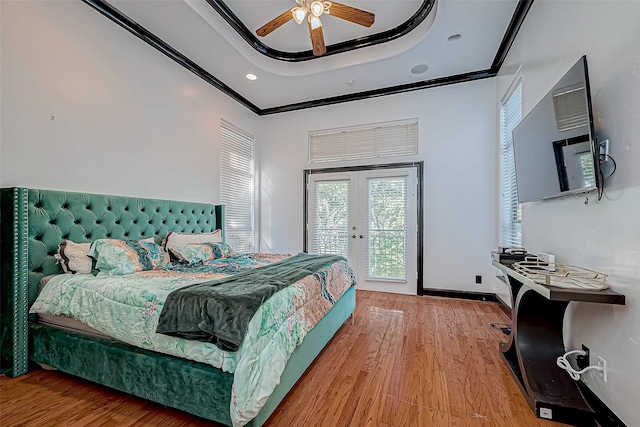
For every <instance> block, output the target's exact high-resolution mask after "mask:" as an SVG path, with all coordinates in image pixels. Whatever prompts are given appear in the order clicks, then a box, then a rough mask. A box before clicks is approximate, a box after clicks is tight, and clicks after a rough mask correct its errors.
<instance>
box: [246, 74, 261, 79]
mask: <svg viewBox="0 0 640 427" xmlns="http://www.w3.org/2000/svg"><path fill="white" fill-rule="evenodd" d="M245 77H246V78H247V79H249V80H255V79H257V78H258V76H256V75H255V74H251V73H249V74H247V75H246V76H245Z"/></svg>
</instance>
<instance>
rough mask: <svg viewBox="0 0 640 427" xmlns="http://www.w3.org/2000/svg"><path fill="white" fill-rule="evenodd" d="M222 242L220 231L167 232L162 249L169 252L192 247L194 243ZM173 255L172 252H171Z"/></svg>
mask: <svg viewBox="0 0 640 427" xmlns="http://www.w3.org/2000/svg"><path fill="white" fill-rule="evenodd" d="M220 242H222V230H216V231H213V232H211V233H200V234H193V233H176V232H173V231H171V232H169V234H167V237H165V238H164V242H162V243H163V246H164V249H165V250H166V251H167V252H169V251H171V249H174V248H176V247H180V246H184V245H192V244H196V243H220ZM171 253H173V252H171Z"/></svg>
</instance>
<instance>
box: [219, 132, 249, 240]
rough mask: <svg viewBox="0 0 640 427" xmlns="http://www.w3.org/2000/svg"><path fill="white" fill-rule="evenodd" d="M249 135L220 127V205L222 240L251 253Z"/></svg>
mask: <svg viewBox="0 0 640 427" xmlns="http://www.w3.org/2000/svg"><path fill="white" fill-rule="evenodd" d="M253 173H254V171H253V135H250V134H248V133H246V132H245V131H243V130H241V129H239V128H237V127H235V126H233V125H232V124H230V123H228V122H225V121H224V120H223V121H222V122H221V124H220V203H222V204H223V205H225V215H226V217H225V219H226V241H227V243H229V245H231V247H233V248H234V249H235V250H237V251H240V252H251V251H253V250H255V244H254V234H255V233H254V225H253V224H254V215H253V210H254V199H255V197H254V182H253Z"/></svg>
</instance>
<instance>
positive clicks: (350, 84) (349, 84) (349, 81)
mask: <svg viewBox="0 0 640 427" xmlns="http://www.w3.org/2000/svg"><path fill="white" fill-rule="evenodd" d="M345 83H346V84H347V86H353V85H354V84H356V81H355V80H347V81H346V82H345Z"/></svg>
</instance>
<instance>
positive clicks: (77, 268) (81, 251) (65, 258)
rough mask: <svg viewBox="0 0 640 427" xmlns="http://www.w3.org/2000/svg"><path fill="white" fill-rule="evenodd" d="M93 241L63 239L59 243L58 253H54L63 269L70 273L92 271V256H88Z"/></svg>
mask: <svg viewBox="0 0 640 427" xmlns="http://www.w3.org/2000/svg"><path fill="white" fill-rule="evenodd" d="M90 247H91V243H75V242H72V241H70V240H63V241H62V242H60V244H59V245H58V253H57V254H55V255H54V257H55V259H57V260H58V264H60V267H62V271H64V272H65V273H68V274H76V273H81V274H88V273H91V262H92V260H91V258H89V257H88V256H87V253H89V248H90Z"/></svg>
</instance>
